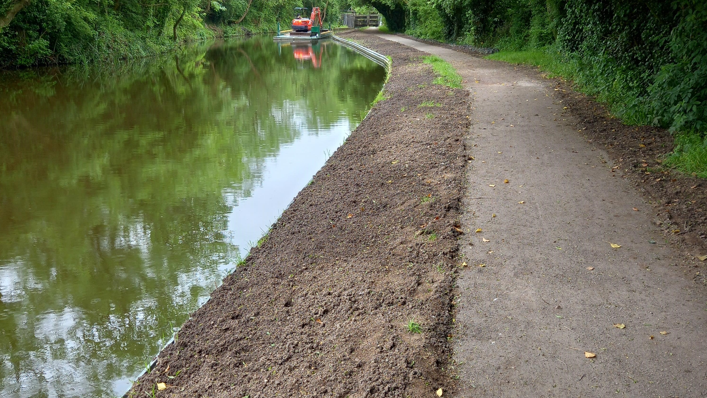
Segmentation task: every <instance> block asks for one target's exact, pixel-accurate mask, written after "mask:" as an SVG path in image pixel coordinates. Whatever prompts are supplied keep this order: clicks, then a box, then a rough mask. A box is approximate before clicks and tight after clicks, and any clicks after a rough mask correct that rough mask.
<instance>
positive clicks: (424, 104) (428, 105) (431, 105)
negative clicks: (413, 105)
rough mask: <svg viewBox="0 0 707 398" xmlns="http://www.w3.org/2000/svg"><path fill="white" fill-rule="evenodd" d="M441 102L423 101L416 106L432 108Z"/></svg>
mask: <svg viewBox="0 0 707 398" xmlns="http://www.w3.org/2000/svg"><path fill="white" fill-rule="evenodd" d="M441 106H442V104H440V103H439V102H434V101H423V102H422V103H421V104H420V105H418V106H417V107H418V108H423V107H428V108H434V107H437V108H439V107H441Z"/></svg>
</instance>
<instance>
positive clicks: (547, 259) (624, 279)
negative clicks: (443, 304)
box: [380, 35, 707, 397]
mask: <svg viewBox="0 0 707 398" xmlns="http://www.w3.org/2000/svg"><path fill="white" fill-rule="evenodd" d="M380 37H384V38H386V39H388V40H392V41H396V42H398V43H402V44H405V45H408V46H411V47H414V48H415V49H417V50H420V51H424V52H427V53H431V54H435V55H438V56H440V57H441V58H443V59H445V60H447V61H448V62H450V63H452V64H453V65H454V66H455V68H456V69H457V71H458V72H459V73H460V74H461V75H462V76H463V78H464V80H465V83H464V84H465V87H466V88H467V89H468V90H469V91H470V92H471V99H472V111H471V112H472V115H471V119H472V126H471V129H470V131H469V135H468V138H467V148H469V153H468V155H469V156H471V157H473V160H470V162H471V163H470V167H468V168H467V188H466V194H465V204H464V209H465V210H464V216H463V217H462V228H463V229H464V230H465V231H467V232H468V233H466V234H465V235H462V236H461V238H460V239H462V249H461V250H462V253H463V255H464V259H463V261H464V262H466V263H467V268H466V269H465V270H464V271H463V272H461V274H460V276H459V278H458V279H457V285H458V287H457V298H456V307H457V313H456V319H455V322H454V323H455V325H456V329H455V333H454V341H455V345H454V361H455V362H456V365H455V371H456V372H458V376H459V379H460V385H459V388H458V391H457V392H456V394H455V395H456V396H459V397H516V396H517V397H541V396H547V397H550V396H553V397H554V396H557V397H570V396H574V397H600V396H609V395H611V396H630V397H673V396H680V397H703V396H707V367H706V366H705V362H706V361H707V349H706V348H707V343H706V340H705V331H706V330H707V322H706V319H705V314H706V313H705V311H707V295H706V294H705V289H704V287H703V283H702V281H703V277H702V276H701V275H700V273H701V272H703V270H702V268H703V266H700V262H699V261H698V260H696V259H694V257H693V256H692V255H689V254H688V253H686V252H685V250H683V249H681V248H680V247H681V246H679V245H677V244H676V243H675V242H674V241H673V240H671V239H669V238H668V237H666V235H665V234H664V231H663V230H661V228H659V227H658V226H657V225H656V223H655V220H654V218H655V214H656V211H657V210H656V209H657V208H658V205H656V204H654V203H650V201H649V200H647V199H645V197H644V196H643V195H641V194H640V192H639V191H638V190H637V189H636V188H635V187H634V186H633V185H632V184H631V182H630V179H629V178H626V177H627V176H626V175H625V174H623V170H622V168H618V167H616V166H615V163H613V161H612V158H611V157H610V156H609V155H608V154H607V153H606V152H605V151H604V150H603V148H601V147H599V146H598V145H596V144H594V143H592V142H590V141H591V140H590V139H587V137H586V136H585V135H584V134H583V133H580V132H578V131H577V128H576V126H577V124H578V121H577V120H575V119H574V118H573V116H572V114H571V112H569V111H568V110H567V109H566V108H565V106H564V104H563V102H562V99H561V97H560V96H558V95H557V92H556V90H555V87H556V86H555V85H554V84H553V81H551V80H547V79H542V78H540V77H538V75H537V73H533V72H532V71H528V70H527V69H524V68H514V67H512V66H509V65H506V64H502V63H497V62H493V61H488V60H484V59H480V58H477V57H474V56H471V55H468V54H463V53H460V52H456V51H453V50H450V49H447V48H442V47H439V46H434V45H429V44H424V43H420V42H417V41H414V40H410V39H407V38H404V37H400V36H391V35H380ZM693 203H694V202H693ZM619 246H620V247H619ZM588 357H591V358H588Z"/></svg>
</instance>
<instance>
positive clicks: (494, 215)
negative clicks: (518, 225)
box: [491, 213, 707, 261]
mask: <svg viewBox="0 0 707 398" xmlns="http://www.w3.org/2000/svg"><path fill="white" fill-rule="evenodd" d="M493 217H496V213H493V214H491V218H493ZM705 257H707V256H705ZM702 261H704V260H702Z"/></svg>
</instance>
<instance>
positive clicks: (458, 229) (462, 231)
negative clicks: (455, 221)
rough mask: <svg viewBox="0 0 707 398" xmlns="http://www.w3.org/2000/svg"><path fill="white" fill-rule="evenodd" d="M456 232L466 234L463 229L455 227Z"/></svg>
mask: <svg viewBox="0 0 707 398" xmlns="http://www.w3.org/2000/svg"><path fill="white" fill-rule="evenodd" d="M454 230H455V231H457V232H459V233H460V234H463V233H464V230H462V229H461V228H459V227H454Z"/></svg>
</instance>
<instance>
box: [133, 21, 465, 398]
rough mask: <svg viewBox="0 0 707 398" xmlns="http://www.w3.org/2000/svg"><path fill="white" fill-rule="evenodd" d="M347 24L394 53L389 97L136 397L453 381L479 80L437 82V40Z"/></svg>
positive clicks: (368, 42)
mask: <svg viewBox="0 0 707 398" xmlns="http://www.w3.org/2000/svg"><path fill="white" fill-rule="evenodd" d="M344 36H345V38H348V39H353V40H355V41H356V42H358V43H360V44H363V45H365V46H366V47H368V48H371V49H373V50H375V51H377V52H379V53H382V54H384V55H389V56H391V57H392V59H393V67H392V70H391V76H390V80H389V81H388V83H387V84H386V86H385V89H384V90H385V96H386V97H387V99H386V100H384V101H382V102H380V103H378V104H377V105H376V106H375V107H374V108H373V109H372V111H371V112H370V113H369V115H368V116H367V117H366V119H365V120H364V121H363V122H362V123H361V124H360V125H359V127H358V128H357V129H356V130H355V131H354V132H353V133H352V134H351V136H350V137H349V138H348V140H347V141H346V143H345V144H344V145H342V146H341V147H340V148H339V149H338V150H337V151H336V152H335V153H334V154H333V155H332V157H331V158H330V159H329V161H328V162H327V163H326V165H325V166H324V167H323V168H322V169H321V170H320V171H319V172H318V173H317V174H316V175H315V176H314V178H313V180H312V183H311V184H310V185H309V186H307V187H306V188H305V189H303V190H302V191H301V192H300V193H299V194H298V196H297V197H296V198H295V199H294V201H293V202H292V204H291V205H290V207H289V208H288V209H287V210H285V212H284V213H283V214H282V216H281V217H280V219H279V220H278V221H277V222H276V223H275V224H274V225H273V226H272V229H271V230H270V232H269V234H268V236H267V239H266V240H265V241H264V243H262V245H260V247H256V248H253V249H252V251H251V253H250V255H249V257H248V258H247V260H246V263H245V265H243V266H241V267H239V268H238V269H237V270H236V271H235V272H234V273H233V274H231V275H229V276H228V277H226V278H225V279H224V283H223V285H222V286H221V287H219V288H218V289H216V290H215V291H214V292H213V293H212V295H211V298H210V300H209V301H208V302H207V303H206V304H205V305H204V306H203V307H202V308H200V309H199V310H197V311H196V312H195V313H194V314H192V316H191V317H190V319H189V320H188V321H187V322H186V323H185V324H184V326H183V327H182V329H181V331H180V332H179V334H178V336H177V337H176V338H175V343H174V344H171V345H169V346H168V347H167V348H166V349H165V350H164V351H163V352H162V353H161V354H160V355H159V357H158V359H157V364H156V366H155V368H154V369H153V370H152V371H151V372H150V373H149V374H146V375H143V376H142V377H141V378H140V379H139V380H138V382H137V383H135V385H134V386H133V388H132V389H131V391H130V392H129V393H128V396H134V397H138V396H143V395H144V394H145V393H147V394H148V395H149V394H151V393H152V392H153V391H154V392H155V393H156V396H165V397H167V396H174V397H177V396H189V397H194V396H196V397H206V396H208V397H244V396H249V397H251V398H255V397H275V396H282V397H295V396H315V395H316V396H327V397H406V396H411V397H418V396H433V395H434V393H435V392H436V391H437V390H438V389H440V388H442V389H443V391H445V395H446V392H448V391H450V390H453V388H454V385H455V380H454V377H453V376H454V375H453V374H452V373H451V372H450V371H449V369H448V368H447V364H448V362H449V358H450V356H451V342H450V341H451V339H452V337H453V336H452V335H451V331H452V324H453V319H452V311H453V291H452V290H453V286H454V282H455V278H456V269H457V266H458V265H459V259H458V258H457V256H458V251H459V247H458V239H457V238H458V236H459V235H460V234H461V233H462V232H461V229H460V228H459V226H460V225H459V220H460V216H461V212H462V209H461V199H462V194H463V186H464V183H463V181H464V172H465V166H466V164H467V159H466V156H465V147H464V137H465V135H466V133H467V131H468V128H469V119H468V117H467V116H468V115H469V111H470V108H469V99H468V93H467V92H466V91H465V90H463V89H450V88H447V87H444V86H440V85H435V84H433V83H432V81H433V80H434V78H435V75H434V73H433V71H432V69H431V67H430V66H429V65H427V64H423V63H422V57H423V56H424V55H425V54H424V53H421V52H419V51H417V50H414V49H412V48H409V47H406V46H404V45H401V44H397V43H393V42H389V41H386V40H384V39H381V38H378V37H375V36H372V35H367V34H365V33H360V32H351V33H348V34H346V35H344ZM415 325H419V333H416V332H418V329H417V328H416V327H414V326H415ZM410 329H412V330H413V331H410ZM158 383H164V384H165V386H166V389H164V390H158V389H157V385H158Z"/></svg>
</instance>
